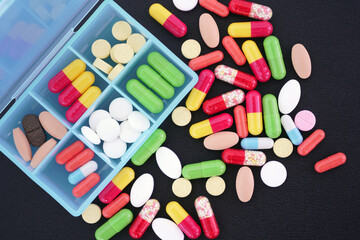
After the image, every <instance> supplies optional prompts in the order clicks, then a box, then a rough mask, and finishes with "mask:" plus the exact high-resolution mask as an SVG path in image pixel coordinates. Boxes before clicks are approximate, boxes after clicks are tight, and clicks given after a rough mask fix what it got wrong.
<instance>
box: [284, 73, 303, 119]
mask: <svg viewBox="0 0 360 240" xmlns="http://www.w3.org/2000/svg"><path fill="white" fill-rule="evenodd" d="M300 96H301V87H300V84H299V82H298V81H296V80H294V79H292V80H290V81H288V82H287V83H285V85H284V86H283V87H282V88H281V90H280V93H279V97H278V103H279V110H280V112H281V113H282V114H289V113H291V112H292V111H293V110H294V109H295V108H296V106H297V105H298V103H299V101H300Z"/></svg>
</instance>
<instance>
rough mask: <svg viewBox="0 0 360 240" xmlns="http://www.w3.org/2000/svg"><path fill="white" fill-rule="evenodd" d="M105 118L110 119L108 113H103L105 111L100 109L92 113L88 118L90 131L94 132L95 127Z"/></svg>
mask: <svg viewBox="0 0 360 240" xmlns="http://www.w3.org/2000/svg"><path fill="white" fill-rule="evenodd" d="M105 118H111V116H110V113H109V112H107V111H105V110H102V109H99V110H96V111H94V112H93V113H92V114H91V115H90V118H89V126H90V128H91V129H92V130H94V131H95V130H96V125H97V124H98V123H99V122H100V121H101V120H103V119H105Z"/></svg>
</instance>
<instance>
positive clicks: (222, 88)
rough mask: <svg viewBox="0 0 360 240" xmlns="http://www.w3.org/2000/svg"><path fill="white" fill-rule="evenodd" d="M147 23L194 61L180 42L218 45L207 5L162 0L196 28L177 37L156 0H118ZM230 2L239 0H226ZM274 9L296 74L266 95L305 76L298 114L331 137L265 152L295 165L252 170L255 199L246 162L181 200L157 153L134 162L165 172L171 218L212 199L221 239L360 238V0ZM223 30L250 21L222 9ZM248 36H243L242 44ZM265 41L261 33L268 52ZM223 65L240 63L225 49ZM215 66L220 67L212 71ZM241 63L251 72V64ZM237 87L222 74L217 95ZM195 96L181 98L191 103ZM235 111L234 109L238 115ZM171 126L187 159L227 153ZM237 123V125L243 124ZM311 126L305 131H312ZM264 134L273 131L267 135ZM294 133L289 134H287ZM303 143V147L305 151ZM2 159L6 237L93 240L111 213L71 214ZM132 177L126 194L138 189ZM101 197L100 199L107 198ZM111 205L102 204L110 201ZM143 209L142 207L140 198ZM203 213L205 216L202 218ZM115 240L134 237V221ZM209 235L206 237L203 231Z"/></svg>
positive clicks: (161, 187)
mask: <svg viewBox="0 0 360 240" xmlns="http://www.w3.org/2000/svg"><path fill="white" fill-rule="evenodd" d="M117 2H118V3H119V4H120V6H121V7H123V8H124V9H125V10H126V11H127V12H128V13H129V14H131V15H132V16H133V17H134V18H135V19H136V20H137V21H139V22H140V23H141V24H142V25H143V26H144V27H146V28H147V29H149V30H150V32H151V33H153V34H154V35H155V36H156V37H157V38H159V40H160V41H162V42H163V43H164V44H165V45H166V46H167V47H168V48H170V50H172V51H173V52H174V53H175V54H176V55H177V56H179V57H180V58H181V59H182V60H184V61H185V62H186V63H187V62H188V61H187V60H186V59H185V58H184V57H182V55H181V51H180V47H181V44H182V42H183V41H185V40H186V39H189V38H194V39H197V40H198V41H199V42H200V43H201V44H202V47H203V48H202V54H205V53H208V52H210V51H212V50H211V49H209V48H207V47H206V46H205V44H204V43H203V42H202V40H201V37H200V33H199V30H198V19H199V16H200V15H201V14H202V13H204V12H208V11H207V10H206V9H203V8H202V7H200V6H199V5H198V6H197V7H196V8H195V9H194V10H193V11H191V12H187V13H185V12H180V11H178V10H177V9H176V8H175V7H174V5H173V3H172V1H171V0H167V1H165V0H163V1H158V2H160V3H162V4H163V5H164V6H165V7H166V8H168V9H169V10H170V11H171V12H173V13H174V14H175V15H177V16H178V17H179V18H180V19H182V20H183V21H184V22H185V23H186V24H187V26H188V33H187V35H186V37H184V38H181V39H177V38H175V37H173V36H172V35H171V34H170V33H168V32H167V31H166V30H165V29H164V28H162V27H161V26H160V25H159V24H158V23H157V22H155V21H154V20H153V19H151V17H150V16H149V14H148V8H149V6H150V5H151V4H152V3H153V2H154V1H149V0H145V1H144V0H119V1H117ZM220 2H222V3H225V4H227V3H228V2H229V1H224V0H223V1H220ZM257 2H258V3H262V4H264V5H268V6H270V7H271V8H272V10H273V12H274V16H273V18H272V19H271V23H272V24H273V26H274V33H273V35H275V36H277V37H278V38H279V40H280V43H281V47H282V51H283V55H284V58H285V64H286V68H287V76H286V78H285V79H283V80H282V81H276V80H273V79H271V80H270V81H269V82H267V83H260V84H259V86H258V87H257V89H258V90H259V91H260V93H261V94H262V95H264V94H266V93H272V94H274V95H275V96H277V95H278V93H279V91H280V89H281V87H282V86H283V85H284V83H285V82H286V81H288V80H289V79H293V78H295V79H298V80H299V82H300V84H301V88H302V96H301V100H300V103H299V105H298V106H297V108H296V109H295V110H294V111H293V112H292V113H291V116H292V117H294V116H295V114H296V113H297V112H298V111H300V110H303V109H308V110H311V111H312V112H314V114H315V115H316V117H317V124H316V128H321V129H323V130H324V131H325V132H326V138H325V140H324V141H323V142H322V143H321V144H320V145H319V146H318V147H317V148H316V149H315V150H314V151H313V152H311V154H309V155H308V156H307V157H301V156H299V155H298V154H297V153H296V152H294V153H293V154H292V155H291V156H290V157H289V158H286V159H279V158H277V157H276V156H275V155H274V154H273V152H272V150H270V151H269V150H267V151H265V153H266V155H267V158H268V160H278V161H280V162H282V163H283V164H284V165H285V167H286V168H287V171H288V177H287V180H286V182H285V183H284V184H283V185H282V186H281V187H279V188H270V187H267V186H266V185H264V184H263V183H262V181H261V179H260V168H255V167H253V168H252V171H253V174H254V178H255V191H254V195H253V198H252V200H251V201H250V202H249V203H246V204H245V203H242V202H240V201H239V200H238V198H237V195H236V192H235V177H236V174H237V171H238V169H239V166H230V165H228V166H227V170H226V173H225V174H224V175H223V178H224V180H225V181H226V184H227V190H226V191H225V193H224V194H223V195H221V196H219V197H212V196H209V195H208V194H207V192H206V190H205V182H206V179H201V180H194V181H192V184H193V191H192V193H191V194H190V196H189V197H187V198H185V199H179V198H177V197H175V196H174V195H173V193H172V191H171V185H172V182H173V181H172V180H170V179H169V178H167V177H166V176H165V175H164V174H163V173H162V172H161V171H160V170H159V168H158V167H157V164H156V163H155V158H154V157H151V159H149V161H148V162H147V163H146V164H145V165H144V166H142V167H135V166H133V165H132V164H131V162H130V163H129V164H128V166H130V167H133V168H134V170H135V172H136V176H140V175H141V174H143V173H146V172H149V173H151V174H152V175H153V176H154V179H155V190H154V193H153V195H152V198H156V199H158V200H159V201H160V204H161V209H160V212H159V214H158V217H166V218H168V216H167V214H166V212H165V206H166V204H167V203H168V202H169V201H172V200H176V201H179V203H180V204H181V205H182V206H183V207H184V208H185V209H186V210H187V211H188V212H189V214H190V215H191V216H193V217H194V219H196V220H197V219H198V218H197V215H196V211H195V209H194V206H193V204H194V200H195V198H196V197H198V196H200V195H204V196H207V197H209V199H210V202H211V205H212V207H213V209H214V212H215V215H216V218H217V221H218V224H219V227H220V231H221V233H220V236H219V239H359V236H358V235H360V230H359V228H360V223H359V222H360V184H359V180H358V178H359V171H360V159H359V157H358V155H359V150H358V149H359V142H360V141H359V124H358V122H359V121H358V117H359V94H358V92H359V86H360V84H359V81H360V79H359V63H360V61H359V40H360V37H359V23H360V17H359V9H360V1H358V0H352V1H350V0H348V1H314V0H302V1H289V0H271V1H270V0H269V1H260V0H259V1H257ZM211 15H212V16H213V17H214V18H215V20H216V22H217V23H218V25H219V28H220V34H221V38H222V37H224V36H225V35H227V26H228V25H229V24H230V23H232V22H236V21H249V20H250V19H248V18H245V17H241V16H237V15H234V14H230V15H229V17H227V18H221V17H219V16H217V15H215V14H212V13H211ZM244 41H245V40H244V39H238V40H237V43H238V44H239V45H241V44H242V43H243V42H244ZM262 41H263V39H262V38H261V39H256V42H257V43H258V45H259V48H260V50H261V52H262V53H264V51H263V47H262ZM296 43H302V44H304V45H305V47H306V48H307V49H308V51H309V53H310V56H311V59H312V67H313V72H312V75H311V77H310V78H309V79H307V80H301V79H299V78H298V77H297V75H296V74H295V72H294V70H293V67H292V65H291V56H290V52H291V47H292V46H293V45H294V44H296ZM217 49H220V50H222V51H223V52H224V54H225V58H224V61H223V63H224V64H226V65H229V66H232V67H236V65H235V64H234V62H233V61H232V59H231V58H230V56H229V55H228V54H227V53H226V51H225V49H224V48H223V47H222V46H221V44H220V46H219V47H218V48H217ZM214 67H215V66H212V67H210V69H211V70H213V69H214ZM239 69H240V70H241V71H245V72H248V73H251V70H250V68H249V66H248V64H246V65H245V66H242V67H239ZM232 89H235V87H234V86H231V85H229V84H227V83H224V82H221V81H219V80H216V81H215V83H214V84H213V87H212V88H211V90H210V92H209V94H208V96H207V98H211V97H214V96H217V95H219V94H222V93H224V92H227V91H230V90H232ZM184 102H185V100H183V101H182V103H181V104H180V105H184ZM232 111H233V109H230V110H229V111H227V112H228V113H231V114H232ZM205 118H207V116H206V115H205V114H204V113H203V112H202V110H199V111H197V112H195V113H194V114H193V119H192V122H191V123H195V122H198V121H200V120H203V119H205ZM161 128H162V129H164V130H165V132H166V133H167V140H166V142H165V144H164V146H167V147H169V148H170V149H172V150H173V151H174V152H175V153H177V154H178V156H179V157H180V159H181V162H182V164H183V165H185V164H188V163H193V162H199V161H204V160H212V159H218V158H220V157H221V152H216V151H209V150H206V149H205V148H204V147H203V143H202V140H195V139H192V138H191V137H190V135H189V133H188V129H189V126H187V127H183V128H180V127H177V126H175V125H174V124H173V123H172V121H171V118H168V119H167V120H166V121H165V122H164V123H163V124H162V125H161ZM231 130H233V131H235V127H234V126H233V127H232V128H231ZM310 133H311V132H306V133H303V136H304V138H305V137H307V136H308V135H310ZM262 136H264V134H262ZM282 136H283V137H285V133H284V132H283V134H282ZM295 150H296V149H295ZM340 151H342V152H344V153H345V154H346V155H347V158H348V160H347V162H346V164H345V165H343V166H341V167H339V168H337V169H334V170H331V171H329V172H326V173H323V174H318V173H316V172H315V170H314V164H315V162H317V161H318V160H321V159H323V158H325V157H327V156H329V155H332V154H334V153H337V152H340ZM0 156H1V161H0V164H1V165H0V181H1V183H2V184H1V185H0V191H1V214H0V218H1V219H0V223H1V225H0V239H93V238H94V232H95V230H96V229H97V228H98V227H99V226H100V225H101V224H102V223H104V222H105V219H104V218H103V219H102V220H101V221H100V222H99V223H97V224H95V225H88V224H86V223H85V222H84V221H83V220H82V218H81V217H79V218H74V217H72V216H71V215H70V214H69V213H68V212H66V211H65V210H64V209H63V208H62V207H61V206H60V205H59V204H58V203H57V202H56V201H55V200H54V199H52V198H51V197H50V196H49V195H48V194H47V193H46V192H45V191H43V190H42V189H41V188H40V187H38V186H37V185H36V184H35V183H34V182H32V181H31V180H30V179H29V178H28V177H27V176H26V175H25V174H24V173H23V172H22V171H21V170H20V169H18V168H17V167H16V166H15V165H14V164H13V163H12V162H11V161H10V160H8V159H7V158H6V157H5V156H4V155H3V154H1V155H0ZM131 185H132V183H131V184H130V186H128V187H127V188H126V190H125V192H127V193H129V191H130V189H131ZM95 203H98V204H100V202H99V200H95ZM100 206H101V207H103V205H102V204H100ZM127 207H128V208H130V209H131V210H132V211H133V213H134V217H136V216H137V214H138V212H139V211H140V209H135V208H133V207H131V206H130V204H129V205H128V206H127ZM197 221H198V220H197ZM114 239H130V237H129V235H128V228H126V229H124V230H123V231H122V232H121V233H119V234H117V235H116V236H115V237H114ZM143 239H156V235H155V234H154V233H153V231H152V229H151V228H150V229H148V231H147V233H146V234H145V236H144V237H143ZM199 239H205V237H204V235H203V234H202V235H201V237H200V238H199Z"/></svg>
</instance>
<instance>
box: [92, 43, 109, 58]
mask: <svg viewBox="0 0 360 240" xmlns="http://www.w3.org/2000/svg"><path fill="white" fill-rule="evenodd" d="M110 50H111V45H110V43H108V41H106V40H104V39H98V40H96V41H95V42H94V43H93V44H92V45H91V52H92V54H93V55H94V56H95V57H97V58H101V59H104V58H107V57H108V56H109V55H110Z"/></svg>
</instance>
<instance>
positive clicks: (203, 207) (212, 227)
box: [195, 196, 220, 239]
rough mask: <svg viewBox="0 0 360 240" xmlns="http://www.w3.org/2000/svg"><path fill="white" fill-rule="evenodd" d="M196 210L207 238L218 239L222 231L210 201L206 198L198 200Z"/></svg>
mask: <svg viewBox="0 0 360 240" xmlns="http://www.w3.org/2000/svg"><path fill="white" fill-rule="evenodd" d="M195 209H196V212H197V214H198V216H199V219H200V223H201V227H202V229H203V230H204V234H205V236H206V237H207V238H209V239H214V238H217V237H218V236H219V233H220V230H219V226H218V224H217V222H216V218H215V215H214V212H213V210H212V208H211V205H210V202H209V199H207V198H206V197H204V196H200V197H198V198H196V199H195Z"/></svg>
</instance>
